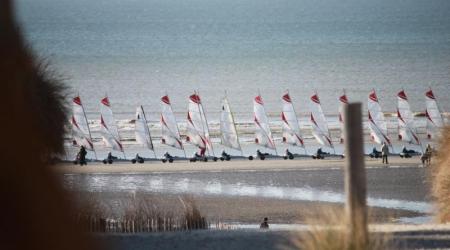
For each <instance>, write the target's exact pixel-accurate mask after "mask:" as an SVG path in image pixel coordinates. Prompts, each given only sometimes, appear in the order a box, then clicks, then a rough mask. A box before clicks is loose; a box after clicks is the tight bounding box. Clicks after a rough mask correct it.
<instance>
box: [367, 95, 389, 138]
mask: <svg viewBox="0 0 450 250" xmlns="http://www.w3.org/2000/svg"><path fill="white" fill-rule="evenodd" d="M367 108H368V116H369V117H368V118H369V129H370V136H371V137H372V140H373V141H375V142H376V143H378V144H382V143H383V142H385V143H386V144H387V145H391V140H390V138H389V137H388V131H387V123H386V120H385V118H384V114H383V112H382V111H381V106H380V103H379V102H378V97H377V94H376V93H375V90H372V92H370V94H369V98H368V101H367Z"/></svg>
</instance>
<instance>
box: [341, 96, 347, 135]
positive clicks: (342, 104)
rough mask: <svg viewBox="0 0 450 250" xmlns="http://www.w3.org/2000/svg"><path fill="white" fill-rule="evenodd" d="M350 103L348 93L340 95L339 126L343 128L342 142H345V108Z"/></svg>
mask: <svg viewBox="0 0 450 250" xmlns="http://www.w3.org/2000/svg"><path fill="white" fill-rule="evenodd" d="M347 105H348V99H347V95H346V94H345V92H344V94H343V95H341V96H340V97H339V127H340V129H341V138H340V142H341V143H344V138H345V128H344V109H345V106H347Z"/></svg>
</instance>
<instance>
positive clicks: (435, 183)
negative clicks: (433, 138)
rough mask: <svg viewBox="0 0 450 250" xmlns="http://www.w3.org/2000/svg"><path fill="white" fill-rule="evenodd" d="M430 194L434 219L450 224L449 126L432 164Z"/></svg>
mask: <svg viewBox="0 0 450 250" xmlns="http://www.w3.org/2000/svg"><path fill="white" fill-rule="evenodd" d="M430 170H431V171H432V172H431V176H432V192H433V197H434V199H435V201H436V203H437V204H436V205H437V214H436V217H437V218H436V219H437V220H438V222H440V223H445V222H450V126H447V127H446V128H444V129H443V131H442V134H441V138H440V140H439V148H438V152H437V155H436V160H434V161H433V162H432V165H431V168H430Z"/></svg>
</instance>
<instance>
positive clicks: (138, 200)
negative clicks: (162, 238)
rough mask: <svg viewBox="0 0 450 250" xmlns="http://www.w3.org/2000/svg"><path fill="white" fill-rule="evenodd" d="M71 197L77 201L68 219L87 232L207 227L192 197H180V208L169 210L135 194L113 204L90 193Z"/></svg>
mask: <svg viewBox="0 0 450 250" xmlns="http://www.w3.org/2000/svg"><path fill="white" fill-rule="evenodd" d="M72 197H75V199H76V201H77V202H76V204H77V207H76V210H75V211H76V212H75V213H74V214H73V215H72V217H73V218H74V219H75V221H76V222H77V224H79V225H80V226H81V228H83V229H84V230H85V231H87V232H120V233H138V232H161V231H177V230H194V229H207V228H208V227H209V225H208V222H207V221H206V219H205V217H203V216H202V215H201V213H200V211H199V209H198V208H197V205H196V203H195V201H194V199H193V198H192V197H185V198H181V197H180V198H179V199H180V201H181V202H180V206H172V207H167V205H165V204H163V203H164V202H163V201H162V200H159V199H157V198H155V197H153V195H149V194H144V193H139V192H138V193H132V194H130V195H128V196H126V197H121V199H120V200H119V201H118V202H116V203H115V204H112V203H110V202H104V201H102V199H101V197H100V195H98V194H94V193H84V192H83V193H74V194H72ZM181 205H182V207H181Z"/></svg>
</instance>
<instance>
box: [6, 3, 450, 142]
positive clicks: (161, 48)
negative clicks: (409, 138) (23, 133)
mask: <svg viewBox="0 0 450 250" xmlns="http://www.w3.org/2000/svg"><path fill="white" fill-rule="evenodd" d="M15 3H16V6H15V7H16V12H17V16H18V19H19V25H20V27H21V29H22V30H23V32H24V34H25V37H26V40H27V42H28V43H29V44H30V45H31V47H32V48H33V50H34V51H35V52H36V53H37V54H38V55H40V56H41V57H42V58H44V59H45V60H48V61H49V62H50V64H51V67H52V68H53V69H55V70H56V71H57V72H58V74H60V76H61V77H62V79H64V80H65V82H66V84H67V86H68V89H69V90H68V91H69V93H68V102H70V97H73V96H74V95H76V94H79V95H80V96H81V100H82V102H83V105H84V107H85V110H86V114H87V117H88V119H89V122H90V125H91V129H92V131H93V136H94V140H95V141H96V143H97V144H99V145H100V143H101V142H100V135H99V133H98V132H99V121H98V120H99V108H100V99H101V98H103V97H104V96H105V95H107V96H108V97H109V98H110V102H111V105H112V108H113V111H114V115H115V118H116V119H117V121H118V124H119V129H120V131H121V133H122V137H123V139H124V140H125V141H129V143H130V144H133V137H134V136H133V132H132V131H133V126H134V125H133V124H132V123H131V120H132V119H134V113H135V110H136V107H137V106H138V105H143V106H144V108H145V110H146V113H147V117H148V119H149V120H150V128H151V131H152V133H154V134H155V137H156V138H157V137H158V133H159V134H160V132H159V129H160V127H159V124H158V122H159V111H160V106H159V102H160V97H161V96H162V95H165V94H168V95H169V96H170V99H171V102H172V107H173V109H174V111H175V114H176V117H177V119H178V121H179V123H180V126H181V131H182V133H183V130H184V128H185V122H186V112H187V104H188V96H189V95H191V94H192V93H193V92H194V91H197V93H199V94H200V97H201V99H202V102H203V105H204V109H205V110H206V115H207V118H208V121H209V122H210V124H211V125H210V126H211V130H213V131H212V133H213V134H214V133H215V132H214V131H217V130H218V123H219V117H220V110H221V99H222V98H223V97H224V95H225V94H226V95H227V97H228V99H229V102H230V105H231V109H232V111H233V112H234V113H235V117H236V121H237V123H238V130H239V131H240V133H242V134H243V136H242V137H243V141H244V142H248V143H251V141H252V140H253V139H252V136H251V133H252V129H253V127H252V126H253V125H252V121H253V106H252V105H253V103H252V101H253V98H254V97H255V96H256V95H258V94H261V96H262V98H263V100H264V103H265V106H266V110H267V112H268V114H269V119H270V121H271V126H272V127H273V128H274V130H275V131H274V134H275V137H276V140H278V139H279V137H281V134H280V132H279V131H280V129H279V128H280V124H281V122H280V121H281V118H280V111H281V96H282V95H283V93H284V92H285V91H287V90H288V91H289V93H290V95H291V98H292V100H293V103H294V106H295V109H296V111H297V114H298V116H299V119H300V125H301V128H302V130H305V131H304V132H305V138H310V139H311V140H310V141H311V143H312V136H311V134H310V131H309V130H308V129H310V127H309V123H308V119H307V115H308V112H309V98H310V96H311V95H312V94H313V93H318V95H319V97H320V101H321V104H322V107H323V110H324V112H325V114H326V116H327V119H328V121H329V125H330V128H331V129H332V130H333V129H337V128H338V122H337V112H338V97H339V96H340V95H341V94H342V93H343V91H344V90H345V92H346V94H347V96H348V98H349V100H350V101H351V102H362V103H363V109H364V110H365V109H366V102H367V97H368V93H369V92H370V91H371V90H372V89H374V90H376V91H377V94H378V97H379V100H380V103H381V106H382V109H383V111H384V112H385V113H386V115H387V118H388V126H389V128H390V132H391V133H392V136H393V137H394V136H396V134H395V133H396V132H395V130H396V128H397V124H396V118H395V116H394V115H393V114H394V113H395V112H396V104H397V98H396V93H397V92H398V91H400V90H401V89H404V90H405V91H406V93H407V95H408V98H409V101H410V105H411V108H412V110H413V111H414V112H423V111H424V109H425V96H424V93H425V91H427V90H428V89H429V88H432V89H433V91H434V93H435V95H436V97H437V100H438V104H439V107H440V109H441V111H442V112H443V113H444V115H445V114H447V115H446V116H445V117H446V118H445V119H446V120H448V112H450V1H448V0H431V1H424V0H377V1H372V0H277V1H274V0H76V1H73V0H17V1H15ZM365 113H366V112H365V111H364V114H365ZM416 122H417V126H418V127H419V133H421V134H422V135H423V134H424V132H425V120H424V118H423V117H417V121H416ZM277 138H278V139H277ZM335 139H336V140H337V137H335ZM215 140H216V141H217V140H218V138H216V139H215Z"/></svg>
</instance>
